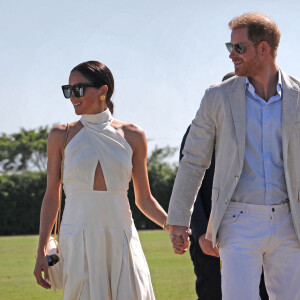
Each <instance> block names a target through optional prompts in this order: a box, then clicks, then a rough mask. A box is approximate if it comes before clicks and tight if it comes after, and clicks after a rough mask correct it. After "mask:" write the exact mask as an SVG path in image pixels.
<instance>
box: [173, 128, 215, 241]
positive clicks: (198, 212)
mask: <svg viewBox="0 0 300 300" xmlns="http://www.w3.org/2000/svg"><path fill="white" fill-rule="evenodd" d="M189 130H190V126H189V127H188V129H187V131H186V133H185V134H184V136H183V139H182V142H181V146H180V152H179V161H180V160H181V159H182V157H183V154H182V151H183V148H184V145H185V140H186V137H187V135H188V133H189ZM214 168H215V166H214V154H213V157H212V161H211V164H210V167H209V168H208V169H207V170H206V172H205V175H204V178H203V182H202V185H201V188H200V190H199V191H198V194H197V198H196V201H195V204H194V211H193V214H192V217H191V225H190V227H191V229H192V236H193V238H194V240H195V241H198V239H199V237H200V236H201V235H202V234H205V232H206V228H207V224H208V218H209V214H210V210H211V190H212V183H213V176H214Z"/></svg>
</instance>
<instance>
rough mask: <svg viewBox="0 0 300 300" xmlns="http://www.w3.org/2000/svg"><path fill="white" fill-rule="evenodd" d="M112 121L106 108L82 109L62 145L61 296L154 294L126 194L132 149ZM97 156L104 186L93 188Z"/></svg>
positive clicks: (122, 298) (127, 299)
mask: <svg viewBox="0 0 300 300" xmlns="http://www.w3.org/2000/svg"><path fill="white" fill-rule="evenodd" d="M112 121H113V117H112V115H111V114H110V112H109V110H108V109H107V110H106V111H104V112H102V113H100V114H96V115H83V116H82V118H81V122H82V124H83V125H84V127H83V128H82V129H81V130H80V131H79V132H78V133H77V134H76V135H75V137H74V138H73V139H72V140H71V141H70V142H69V144H68V145H67V147H66V149H65V162H64V191H65V194H66V201H65V208H64V214H63V220H62V224H61V229H60V251H61V256H62V259H63V283H64V297H63V299H64V300H77V299H78V300H153V299H155V296H154V293H153V288H152V284H151V278H150V272H149V269H148V265H147V262H146V259H145V256H144V253H143V250H142V247H141V244H140V241H139V237H138V233H137V231H136V228H135V226H134V223H133V220H132V215H131V211H130V207H129V202H128V198H127V190H128V186H129V181H130V179H131V172H132V149H131V147H130V145H129V144H128V143H127V142H126V140H125V139H124V138H123V137H122V136H121V135H120V134H119V133H118V132H117V131H116V130H115V129H114V128H113V127H112V126H111V122H112ZM98 162H99V163H100V165H101V168H102V172H103V175H104V179H105V184H106V187H107V191H95V190H93V186H94V177H95V170H96V168H97V165H98Z"/></svg>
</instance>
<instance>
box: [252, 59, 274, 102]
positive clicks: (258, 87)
mask: <svg viewBox="0 0 300 300" xmlns="http://www.w3.org/2000/svg"><path fill="white" fill-rule="evenodd" d="M278 70H279V69H278V67H277V66H276V64H272V65H269V66H268V67H266V68H264V69H263V70H262V71H261V72H260V73H259V74H258V75H257V76H255V77H249V78H248V79H249V81H250V83H251V84H252V85H253V87H254V89H255V93H256V94H257V95H258V96H260V97H261V98H262V99H264V100H265V101H267V102H268V100H269V99H270V98H271V97H272V96H274V95H275V94H276V93H277V83H278Z"/></svg>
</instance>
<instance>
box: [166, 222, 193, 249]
mask: <svg viewBox="0 0 300 300" xmlns="http://www.w3.org/2000/svg"><path fill="white" fill-rule="evenodd" d="M169 233H170V239H171V242H172V244H173V249H174V253H176V254H184V253H185V252H186V251H187V250H186V249H187V248H188V247H189V244H190V239H189V235H190V234H191V232H190V229H189V228H187V227H185V226H178V225H169Z"/></svg>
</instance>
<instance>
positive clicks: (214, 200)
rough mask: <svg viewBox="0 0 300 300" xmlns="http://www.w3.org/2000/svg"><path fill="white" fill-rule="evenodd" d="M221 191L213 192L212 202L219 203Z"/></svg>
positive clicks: (214, 190) (214, 189) (213, 190)
mask: <svg viewBox="0 0 300 300" xmlns="http://www.w3.org/2000/svg"><path fill="white" fill-rule="evenodd" d="M219 192H220V189H216V188H213V189H212V192H211V201H212V202H217V201H218V198H219Z"/></svg>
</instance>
